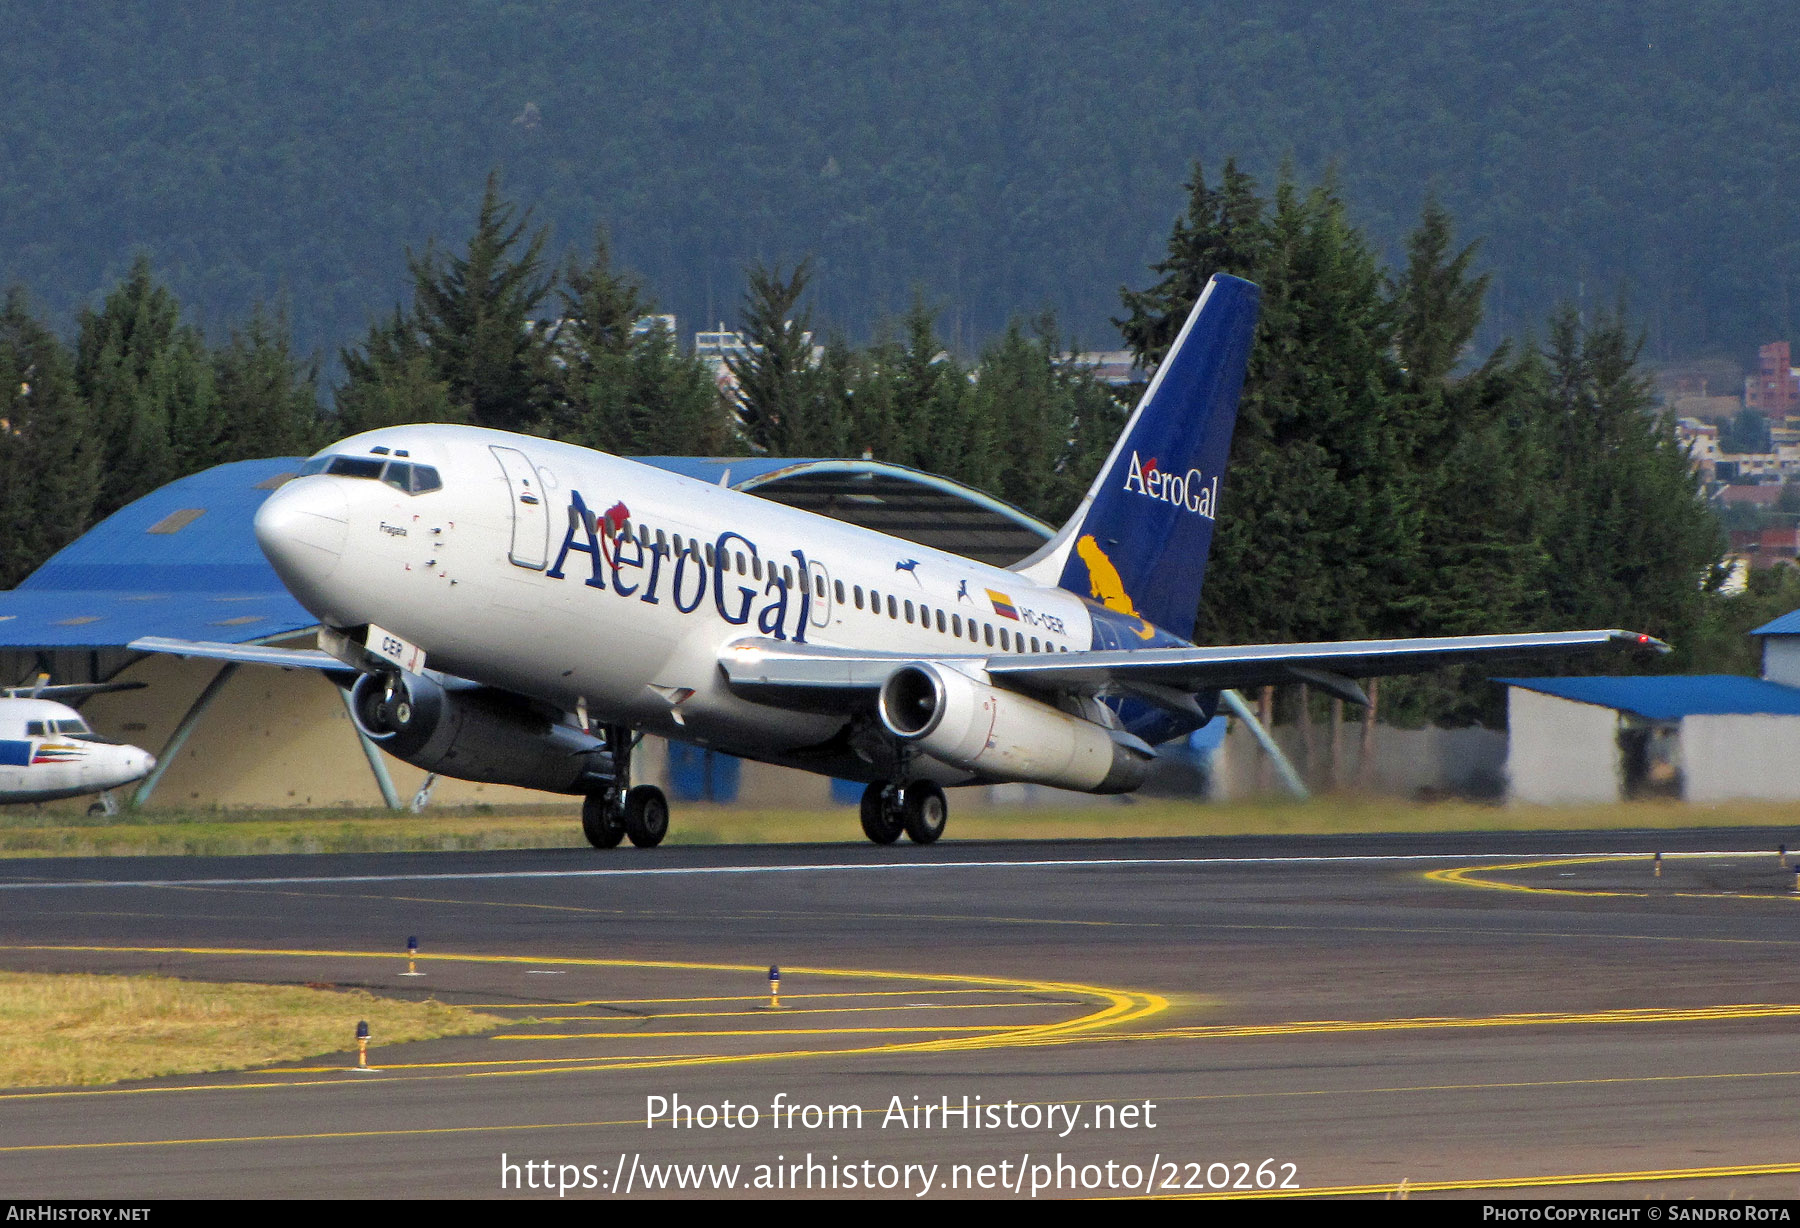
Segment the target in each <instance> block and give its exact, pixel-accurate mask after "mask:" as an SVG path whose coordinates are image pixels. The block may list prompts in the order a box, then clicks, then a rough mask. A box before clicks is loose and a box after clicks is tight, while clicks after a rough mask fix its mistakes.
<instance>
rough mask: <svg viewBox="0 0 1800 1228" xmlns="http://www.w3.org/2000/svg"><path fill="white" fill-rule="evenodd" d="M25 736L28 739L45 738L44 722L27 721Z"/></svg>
mask: <svg viewBox="0 0 1800 1228" xmlns="http://www.w3.org/2000/svg"><path fill="white" fill-rule="evenodd" d="M25 736H26V737H28V738H41V737H43V736H44V722H42V721H26V722H25Z"/></svg>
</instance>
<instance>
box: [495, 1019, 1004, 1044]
mask: <svg viewBox="0 0 1800 1228" xmlns="http://www.w3.org/2000/svg"><path fill="white" fill-rule="evenodd" d="M1017 1026H1018V1025H1017V1024H1011V1023H986V1024H964V1025H961V1026H958V1027H951V1026H949V1025H945V1026H943V1027H937V1028H934V1027H920V1028H746V1029H744V1030H742V1031H730V1032H711V1031H708V1032H497V1033H495V1034H494V1035H493V1036H490V1037H489V1038H488V1039H489V1040H646V1039H657V1040H670V1039H677V1038H680V1037H683V1036H872V1035H889V1034H902V1033H903V1034H907V1035H914V1036H916V1035H918V1034H919V1033H921V1032H927V1033H931V1034H933V1035H935V1034H937V1033H939V1032H1002V1031H1006V1030H1008V1029H1011V1028H1014V1027H1017Z"/></svg>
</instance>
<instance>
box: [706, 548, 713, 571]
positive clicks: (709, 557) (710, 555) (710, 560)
mask: <svg viewBox="0 0 1800 1228" xmlns="http://www.w3.org/2000/svg"><path fill="white" fill-rule="evenodd" d="M706 565H707V566H708V567H711V566H713V544H712V543H711V542H707V543H706Z"/></svg>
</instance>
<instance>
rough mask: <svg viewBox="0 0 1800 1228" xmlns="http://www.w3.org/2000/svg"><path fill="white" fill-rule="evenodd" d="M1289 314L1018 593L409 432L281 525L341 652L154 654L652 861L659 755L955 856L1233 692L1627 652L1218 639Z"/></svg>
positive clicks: (1175, 407)
mask: <svg viewBox="0 0 1800 1228" xmlns="http://www.w3.org/2000/svg"><path fill="white" fill-rule="evenodd" d="M1258 295H1259V292H1258V290H1257V288H1256V287H1255V286H1254V285H1252V284H1251V283H1249V282H1246V281H1241V280H1239V279H1237V278H1233V277H1227V276H1223V275H1220V276H1215V277H1214V278H1213V279H1212V280H1211V282H1209V283H1208V285H1207V287H1206V289H1205V291H1204V293H1203V294H1202V295H1201V297H1200V300H1199V302H1198V303H1197V304H1196V305H1195V307H1194V310H1193V312H1192V314H1191V315H1190V316H1189V317H1188V320H1187V322H1186V324H1185V326H1184V327H1183V329H1182V331H1181V334H1180V336H1179V337H1178V338H1177V339H1176V342H1175V344H1174V346H1173V347H1172V348H1171V349H1170V351H1169V354H1168V357H1167V358H1166V360H1165V361H1164V362H1163V364H1162V365H1161V367H1159V368H1158V370H1157V372H1156V375H1155V377H1154V378H1153V379H1152V380H1151V383H1150V386H1149V388H1148V389H1147V390H1146V392H1145V394H1144V397H1143V399H1142V401H1141V402H1140V403H1139V404H1138V406H1137V409H1136V410H1135V412H1134V413H1133V414H1132V417H1131V419H1130V421H1129V422H1128V423H1127V425H1126V428H1125V431H1124V433H1123V434H1122V436H1121V437H1120V439H1119V441H1118V443H1117V444H1116V445H1115V446H1114V448H1113V451H1112V455H1111V456H1110V457H1109V458H1108V459H1107V461H1106V464H1105V466H1104V467H1103V468H1102V469H1101V471H1100V473H1099V475H1098V476H1096V478H1095V479H1094V482H1093V485H1092V487H1091V488H1090V489H1089V490H1088V492H1087V495H1086V497H1085V498H1084V499H1083V500H1082V502H1081V505H1080V506H1079V507H1078V508H1077V509H1076V510H1075V514H1074V515H1073V516H1072V517H1071V518H1070V519H1069V522H1068V523H1067V524H1066V525H1064V526H1063V528H1062V530H1061V532H1059V533H1058V534H1057V535H1056V536H1055V537H1053V538H1052V539H1051V540H1050V541H1049V542H1048V543H1046V544H1045V546H1044V547H1043V549H1041V550H1040V551H1038V552H1037V553H1036V554H1035V555H1033V556H1032V557H1031V558H1028V559H1026V560H1024V561H1023V562H1021V563H1019V564H1017V565H1015V566H1014V567H1012V568H1010V569H1002V568H997V567H991V566H988V565H986V564H983V563H979V562H975V561H973V560H970V559H967V558H963V557H960V556H957V555H953V554H947V553H943V552H941V551H936V550H932V549H930V548H927V547H925V546H921V545H917V544H915V543H912V542H908V541H903V540H900V539H897V538H892V537H888V536H885V535H883V534H881V533H878V532H874V531H871V530H869V529H865V528H861V527H858V526H854V525H850V524H846V523H843V522H841V521H837V520H832V519H829V518H825V517H821V516H817V515H813V514H811V513H807V512H803V511H800V510H798V509H794V508H789V507H785V506H783V505H780V504H777V503H774V502H771V501H767V500H764V499H760V498H757V497H756V496H754V495H748V494H744V493H740V492H736V491H732V490H728V489H725V488H723V487H722V486H711V485H708V484H706V483H703V482H698V481H695V480H693V479H691V478H687V477H682V476H679V475H676V474H672V473H669V472H666V471H664V470H661V469H655V468H651V467H648V466H645V465H641V464H637V463H635V462H633V461H630V460H626V459H622V458H620V457H615V456H608V455H605V454H603V453H598V452H592V451H588V450H586V449H583V448H577V447H573V446H570V445H568V444H563V443H554V442H550V441H547V440H542V439H531V438H525V437H522V436H518V435H510V434H504V433H501V432H498V431H491V430H484V429H480V428H476V427H466V426H443V425H430V426H396V427H389V428H385V429H382V430H377V431H371V432H368V433H366V434H362V435H358V436H355V437H353V438H351V439H346V440H344V441H342V442H340V443H337V444H334V445H332V446H331V447H329V448H327V449H326V450H325V451H323V452H321V453H319V454H318V455H317V456H314V457H313V458H312V459H311V460H309V461H307V462H306V464H305V466H304V467H303V468H302V470H301V473H300V475H299V476H298V477H297V478H296V479H295V480H293V481H291V482H289V483H287V484H286V485H285V486H283V487H281V489H279V490H277V491H276V492H275V493H274V494H272V495H271V496H270V497H269V498H268V500H267V501H266V502H265V503H264V504H263V505H262V507H261V509H260V510H259V511H258V513H257V516H256V536H257V540H258V542H259V543H260V544H261V546H262V549H263V551H264V553H265V554H267V555H268V557H269V560H270V562H271V563H273V564H274V567H275V570H276V571H277V572H278V573H279V574H280V576H281V579H282V581H283V582H284V583H285V584H286V585H287V587H288V589H289V590H290V591H291V592H292V593H293V594H294V596H295V598H296V599H298V600H299V601H300V603H301V604H302V605H304V606H305V607H306V608H307V609H308V610H310V611H312V612H313V613H314V614H316V615H317V616H318V618H319V620H320V622H321V624H322V628H321V631H320V646H321V649H322V651H321V650H310V649H300V650H291V651H289V650H280V649H274V648H267V647H236V646H231V645H222V644H199V643H190V642H185V641H177V640H163V639H144V640H138V641H136V642H135V643H134V644H133V645H132V646H133V647H134V648H137V649H140V650H144V651H161V652H173V653H179V654H182V655H189V656H207V657H216V658H221V659H226V660H238V661H260V662H264V663H267V664H274V665H285V666H290V667H293V666H301V667H311V668H318V669H324V670H326V671H328V672H330V673H332V674H333V675H335V676H336V678H337V679H338V681H339V682H340V683H341V684H342V685H346V686H348V687H350V690H351V700H352V704H351V706H352V709H353V711H354V714H355V718H356V721H357V723H358V724H359V726H360V727H361V729H362V731H363V732H364V733H365V734H366V735H368V736H369V737H370V738H371V739H373V740H374V741H375V742H376V743H378V744H379V745H381V746H383V747H384V748H385V749H387V750H388V751H389V752H390V753H391V754H393V755H395V756H397V757H399V758H401V759H403V760H405V761H407V762H408V763H412V764H415V765H417V766H419V767H422V768H425V769H426V770H427V771H431V772H439V773H443V774H446V775H451V776H457V777H461V778H463V779H467V780H476V781H488V782H494V783H502V784H515V785H524V786H527V787H530V788H536V789H545V790H551V791H557V792H564V793H572V794H580V795H585V797H586V802H585V804H584V806H583V809H582V825H583V829H584V830H585V832H586V834H587V836H588V838H589V840H591V841H592V842H593V843H594V844H595V845H597V846H600V847H612V846H614V845H616V844H618V843H619V841H620V839H621V838H622V837H624V836H629V837H630V838H631V840H632V842H633V843H635V844H638V845H640V846H650V845H654V844H656V843H658V842H659V841H661V839H662V838H663V834H664V832H665V831H666V830H667V827H668V814H669V811H668V803H667V801H666V800H665V799H664V797H663V794H662V792H661V790H659V789H657V788H655V787H654V786H651V785H638V786H636V787H633V786H632V783H631V760H632V748H633V747H634V745H635V744H636V740H637V738H638V737H639V736H641V734H643V733H645V732H648V733H654V734H657V735H659V736H661V737H665V738H673V739H678V740H682V741H687V742H691V743H695V744H698V745H701V746H707V747H713V748H716V749H719V750H721V751H726V752H729V753H731V754H733V755H739V756H743V757H745V758H750V759H756V760H761V761H764V762H768V763H776V764H784V765H787V766H790V767H796V768H803V769H806V770H809V771H813V772H819V773H825V774H829V775H831V776H835V777H839V778H847V779H853V780H860V781H864V782H866V784H867V788H866V790H865V792H864V795H863V801H862V827H863V831H864V833H865V834H866V835H867V836H868V837H869V838H870V839H871V840H873V841H875V842H876V843H878V844H888V843H891V842H892V841H894V840H895V839H896V838H897V837H898V836H899V835H900V834H901V832H902V831H904V832H905V833H906V834H907V835H908V836H909V837H911V838H912V839H913V840H914V841H916V842H918V843H921V844H929V843H930V842H932V841H933V840H936V839H937V838H938V836H939V834H940V833H941V832H942V831H943V830H944V823H945V819H946V816H947V813H948V812H947V807H946V803H945V799H944V790H943V787H944V786H946V785H973V784H989V783H995V782H1001V781H1029V782H1035V783H1040V784H1047V785H1055V786H1058V787H1061V788H1066V789H1079V790H1085V791H1088V792H1091V793H1119V792H1127V791H1130V790H1132V789H1135V788H1137V787H1138V785H1139V784H1141V783H1142V782H1143V780H1144V779H1145V777H1146V775H1147V774H1148V772H1149V769H1150V765H1151V761H1152V760H1153V759H1154V757H1155V754H1156V751H1155V747H1156V745H1157V744H1158V743H1161V742H1166V741H1168V740H1170V739H1172V738H1176V737H1180V736H1182V735H1184V734H1186V733H1188V732H1190V731H1191V730H1193V729H1196V728H1198V727H1199V726H1200V725H1202V724H1204V723H1205V722H1206V720H1207V719H1208V718H1210V717H1211V715H1212V713H1213V710H1214V708H1215V706H1216V705H1217V703H1218V699H1219V692H1220V691H1221V689H1223V688H1227V687H1239V686H1249V685H1261V684H1267V683H1280V682H1296V681H1304V682H1307V683H1309V684H1311V685H1313V686H1315V687H1319V688H1322V689H1324V690H1326V691H1328V692H1330V693H1332V694H1335V695H1339V696H1342V697H1344V698H1346V699H1349V700H1353V701H1358V702H1366V699H1365V698H1364V697H1363V695H1362V692H1361V690H1360V688H1359V687H1358V685H1357V684H1356V683H1355V682H1353V681H1351V680H1352V679H1353V678H1366V677H1371V676H1376V675H1381V674H1392V673H1404V672H1409V671H1416V670H1424V669H1431V668H1434V667H1437V666H1440V665H1446V664H1453V663H1458V662H1469V661H1477V662H1495V661H1502V660H1505V661H1518V660H1521V659H1524V660H1533V659H1541V658H1543V657H1546V656H1549V655H1553V654H1563V653H1569V652H1579V651H1592V650H1597V649H1601V648H1604V647H1606V646H1608V645H1613V644H1617V643H1620V642H1625V643H1631V644H1637V645H1641V646H1644V647H1648V648H1653V649H1662V648H1665V646H1664V645H1661V644H1660V643H1658V642H1657V641H1654V640H1652V639H1651V638H1650V637H1649V636H1644V635H1637V634H1633V633H1629V632H1624V631H1579V632H1566V633H1545V634H1524V635H1485V636H1462V637H1455V638H1439V639H1399V640H1367V641H1356V642H1338V643H1315V644H1259V645H1253V646H1248V647H1201V646H1197V645H1195V644H1193V643H1192V642H1190V638H1189V637H1190V636H1191V635H1192V633H1193V627H1194V615H1195V609H1196V607H1197V605H1198V603H1199V597H1200V584H1201V578H1202V574H1203V572H1204V569H1205V563H1206V556H1207V551H1208V548H1209V546H1210V544H1211V541H1212V533H1213V526H1214V524H1215V521H1216V519H1217V517H1218V516H1219V514H1220V497H1221V483H1222V479H1223V476H1224V470H1225V463H1226V458H1227V455H1228V453H1229V450H1230V444H1231V431H1232V426H1233V424H1234V422H1235V420H1236V416H1237V400H1238V394H1239V391H1240V388H1241V386H1242V383H1243V379H1244V371H1245V364H1246V362H1247V359H1248V355H1249V351H1250V343H1251V335H1252V333H1253V331H1254V327H1255V320H1256V311H1257V300H1258Z"/></svg>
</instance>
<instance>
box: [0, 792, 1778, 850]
mask: <svg viewBox="0 0 1800 1228" xmlns="http://www.w3.org/2000/svg"><path fill="white" fill-rule="evenodd" d="M952 805H953V807H955V803H954V798H953V799H952ZM1691 827H1770V828H1781V827H1787V828H1795V829H1800V809H1797V808H1796V807H1794V806H1793V805H1792V804H1789V803H1782V802H1730V803H1720V804H1716V805H1688V804H1684V803H1681V802H1670V801H1641V802H1620V803H1613V804H1606V805H1590V806H1524V805H1520V806H1494V805H1484V804H1481V803H1476V802H1458V801H1434V802H1409V801H1400V800H1395V799H1391V798H1372V797H1361V796H1345V795H1338V796H1330V797H1317V798H1313V799H1312V800H1310V801H1305V802H1293V801H1282V800H1259V801H1242V802H1225V803H1199V802H1187V801H1177V800H1164V799H1157V798H1150V799H1136V800H1133V801H1131V802H1124V803H1121V802H1103V803H1097V804H1093V805H1083V806H1060V805H1046V806H1036V807H1030V806H1017V807H1012V806H966V807H955V808H954V810H953V814H952V817H951V824H950V829H949V831H948V833H947V834H946V837H945V838H946V839H947V840H1039V839H1064V840H1067V839H1104V838H1130V837H1135V838H1145V837H1155V836H1207V835H1275V836H1281V835H1291V836H1310V835H1352V834H1365V833H1374V832H1401V833H1428V832H1442V833H1454V832H1477V831H1571V830H1574V831H1579V830H1621V829H1636V828H1651V829H1657V828H1691ZM862 838H863V837H862V833H861V831H860V829H859V828H858V826H857V820H856V815H855V812H854V811H853V810H852V809H850V808H848V807H846V808H844V809H842V810H800V811H791V810H790V811H782V810H771V809H739V808H735V807H729V806H709V805H699V804H695V805H678V806H677V807H676V808H675V819H674V822H673V823H672V824H671V826H670V831H669V841H668V842H669V843H670V844H789V843H809V844H810V843H852V844H856V843H861V841H862ZM1771 838H1772V839H1779V837H1778V836H1776V835H1775V834H1774V833H1773V832H1772V833H1771ZM1787 843H1790V844H1800V839H1796V840H1789V841H1787ZM585 847H586V842H585V841H584V840H583V839H582V836H581V824H580V819H579V817H578V814H577V812H576V811H575V809H574V808H573V807H568V808H564V807H539V808H531V807H510V808H494V807H487V808H466V809H455V810H451V809H446V810H441V811H427V812H426V813H425V814H422V815H415V814H410V813H404V812H401V813H396V812H393V811H388V810H367V811H349V810H341V809H338V810H312V811H306V810H250V811H219V810H203V811H164V810H155V811H147V812H135V813H126V814H122V815H120V816H118V817H117V818H114V819H98V818H96V819H92V820H86V819H83V818H81V816H79V815H75V814H70V813H68V812H56V811H52V810H44V811H36V812H34V811H31V810H27V809H24V808H13V809H12V810H10V811H0V857H69V856H76V857H88V856H129V855H146V854H157V855H170V854H174V855H183V854H185V855H211V856H217V855H232V854H253V853H378V852H431V851H459V850H463V851H466V850H481V849H521V848H585Z"/></svg>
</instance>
